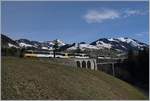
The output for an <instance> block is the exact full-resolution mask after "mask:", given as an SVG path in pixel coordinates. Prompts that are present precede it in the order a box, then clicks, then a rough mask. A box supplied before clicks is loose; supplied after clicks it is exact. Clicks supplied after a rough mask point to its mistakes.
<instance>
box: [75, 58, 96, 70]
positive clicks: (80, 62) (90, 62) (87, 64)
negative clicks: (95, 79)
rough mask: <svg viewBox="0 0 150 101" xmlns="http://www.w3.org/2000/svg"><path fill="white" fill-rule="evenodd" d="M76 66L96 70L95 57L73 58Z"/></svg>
mask: <svg viewBox="0 0 150 101" xmlns="http://www.w3.org/2000/svg"><path fill="white" fill-rule="evenodd" d="M74 61H75V63H76V66H77V67H79V68H87V69H91V70H97V63H96V59H78V58H76V59H74Z"/></svg>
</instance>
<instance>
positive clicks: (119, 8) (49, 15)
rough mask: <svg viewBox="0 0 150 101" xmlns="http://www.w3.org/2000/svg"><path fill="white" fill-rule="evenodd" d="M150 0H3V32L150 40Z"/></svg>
mask: <svg viewBox="0 0 150 101" xmlns="http://www.w3.org/2000/svg"><path fill="white" fill-rule="evenodd" d="M148 9H149V8H148V2H146V1H145V2H142V1H139V2H138V1H134V2H131V1H130V2H129V1H125V2H118V1H117V2H116V1H107V2H102V1H95V2H93V1H88V2H84V1H76V2H71V1H70V2H60V1H59V2H58V1H57V2H54V1H53V2H52V1H38V2H37V1H24V2H23V1H8V2H6V1H5V2H4V1H3V2H2V7H1V10H2V13H1V15H2V33H5V34H6V35H8V36H9V37H12V38H14V39H19V38H27V39H30V40H37V41H48V40H53V39H56V38H57V39H60V40H63V41H64V42H69V43H72V42H81V41H85V42H92V41H95V40H97V39H99V38H110V37H130V38H134V39H137V40H139V41H142V42H145V43H148V35H149V26H148V18H149V15H148V13H149V11H148Z"/></svg>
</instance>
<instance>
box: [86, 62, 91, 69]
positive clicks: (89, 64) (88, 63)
mask: <svg viewBox="0 0 150 101" xmlns="http://www.w3.org/2000/svg"><path fill="white" fill-rule="evenodd" d="M87 68H88V69H91V62H90V61H87Z"/></svg>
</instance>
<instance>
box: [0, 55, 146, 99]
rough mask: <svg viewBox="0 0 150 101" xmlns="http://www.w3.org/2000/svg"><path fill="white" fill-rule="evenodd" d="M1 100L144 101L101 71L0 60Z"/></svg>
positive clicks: (141, 96)
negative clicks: (110, 100) (129, 100)
mask: <svg viewBox="0 0 150 101" xmlns="http://www.w3.org/2000/svg"><path fill="white" fill-rule="evenodd" d="M1 71H2V78H1V79H2V86H1V88H2V91H1V94H2V99H7V100H8V99H13V100H15V99H26V100H27V99H32V100H33V99H36V100H38V99H51V100H53V99H59V100H67V99H72V100H73V99H76V100H79V99H82V100H85V99H91V100H96V99H99V100H100V99H103V100H109V99H113V100H117V99H124V100H125V99H147V98H146V97H145V96H144V95H143V94H142V93H141V92H139V91H138V90H137V89H135V88H134V87H132V86H131V85H129V84H128V83H126V82H123V81H121V80H119V79H117V78H114V77H112V76H110V75H107V74H105V73H103V72H100V71H92V70H87V69H80V68H73V67H68V66H64V65H61V64H57V63H54V62H48V61H47V60H45V61H40V60H38V59H25V58H15V57H2V70H1Z"/></svg>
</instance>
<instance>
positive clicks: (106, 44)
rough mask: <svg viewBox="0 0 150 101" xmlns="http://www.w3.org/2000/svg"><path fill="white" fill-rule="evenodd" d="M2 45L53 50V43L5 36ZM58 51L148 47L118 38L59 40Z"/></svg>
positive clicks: (126, 49)
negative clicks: (77, 40) (88, 41)
mask: <svg viewBox="0 0 150 101" xmlns="http://www.w3.org/2000/svg"><path fill="white" fill-rule="evenodd" d="M1 40H2V44H3V46H5V47H16V48H20V47H32V48H36V49H46V50H53V45H54V42H55V41H54V40H53V41H45V42H38V41H30V40H28V39H19V40H16V41H14V40H13V39H11V38H9V37H7V36H6V35H1ZM57 42H58V46H59V47H60V50H62V51H64V50H76V49H77V48H78V47H79V48H80V49H81V50H102V49H113V50H116V51H122V52H127V51H128V50H130V49H133V50H139V49H142V48H143V47H148V45H147V44H145V43H142V42H139V41H137V40H135V39H131V38H126V37H119V38H100V39H98V40H96V41H94V42H92V43H86V42H80V43H73V44H66V43H64V42H63V41H61V40H57Z"/></svg>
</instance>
